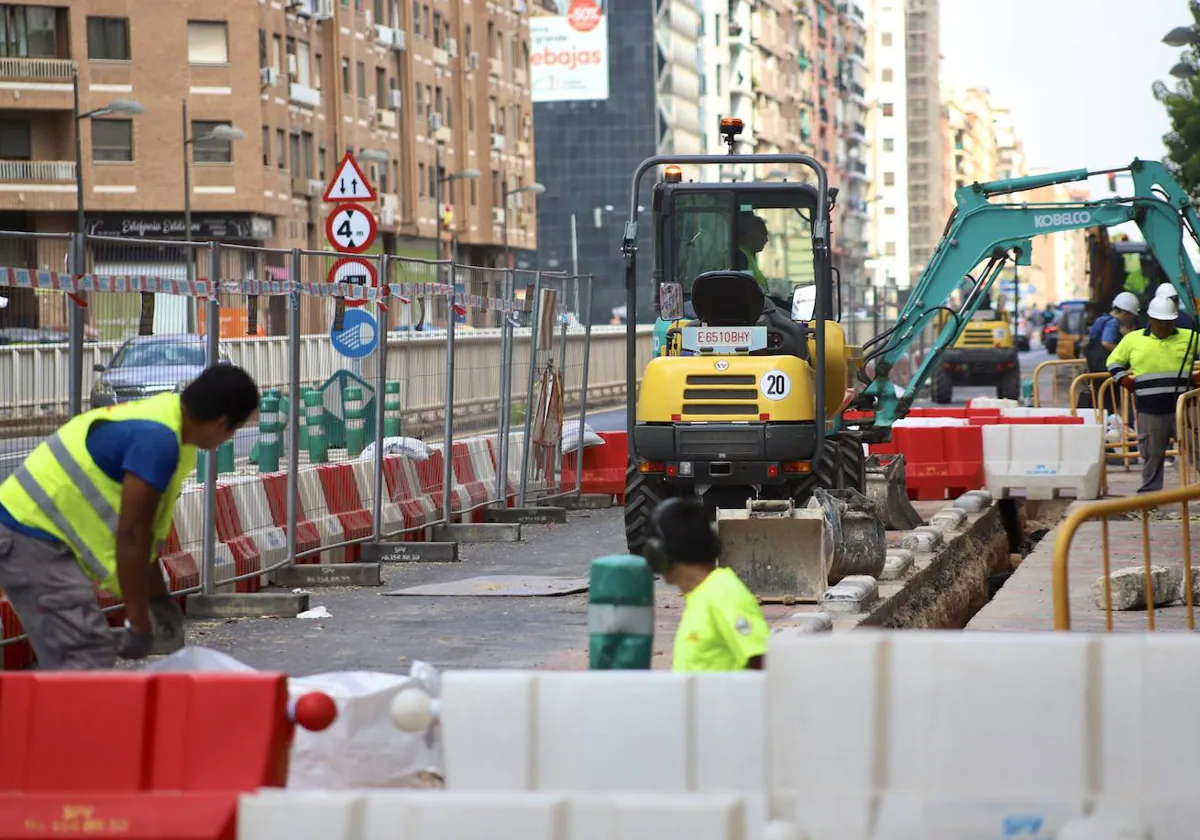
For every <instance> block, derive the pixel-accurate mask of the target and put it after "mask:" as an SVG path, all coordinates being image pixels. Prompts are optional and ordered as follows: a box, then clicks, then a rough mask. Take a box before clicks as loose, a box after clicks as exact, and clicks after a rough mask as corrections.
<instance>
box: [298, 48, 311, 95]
mask: <svg viewBox="0 0 1200 840" xmlns="http://www.w3.org/2000/svg"><path fill="white" fill-rule="evenodd" d="M296 84H298V85H303V86H304V87H306V88H311V87H312V86H313V85H312V47H310V46H309V45H308V41H297V42H296Z"/></svg>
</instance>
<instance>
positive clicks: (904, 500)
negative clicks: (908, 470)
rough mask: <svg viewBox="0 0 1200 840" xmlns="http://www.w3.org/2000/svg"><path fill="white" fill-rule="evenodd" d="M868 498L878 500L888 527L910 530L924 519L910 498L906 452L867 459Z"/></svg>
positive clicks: (877, 503)
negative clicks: (905, 460)
mask: <svg viewBox="0 0 1200 840" xmlns="http://www.w3.org/2000/svg"><path fill="white" fill-rule="evenodd" d="M866 477H867V486H866V488H865V489H866V491H867V498H868V499H870V500H871V501H872V502H874V503H875V507H876V509H877V510H878V512H879V517H880V518H881V519H882V520H883V524H884V527H885V528H887V529H888V530H889V531H909V530H912V529H913V528H915V527H917V526H918V525H920V524H922V523H923V522H924V520H923V519H921V514H919V513H917V509H916V508H914V507H913V504H912V502H910V501H909V500H908V484H907V482H906V481H905V468H904V456H903V455H899V454H898V455H871V456H869V457H868V458H867V462H866Z"/></svg>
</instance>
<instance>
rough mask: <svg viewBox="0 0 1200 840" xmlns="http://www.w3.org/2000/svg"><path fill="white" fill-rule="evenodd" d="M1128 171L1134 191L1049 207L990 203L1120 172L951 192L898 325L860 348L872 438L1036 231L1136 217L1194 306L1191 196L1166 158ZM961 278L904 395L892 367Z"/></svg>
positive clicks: (1050, 176)
mask: <svg viewBox="0 0 1200 840" xmlns="http://www.w3.org/2000/svg"><path fill="white" fill-rule="evenodd" d="M1126 169H1128V171H1130V172H1131V173H1132V175H1133V183H1134V187H1135V191H1134V192H1135V194H1134V195H1133V196H1130V197H1113V198H1105V199H1099V200H1093V201H1070V202H1048V203H993V202H992V201H990V200H989V199H991V198H993V197H997V196H1004V195H1013V194H1016V193H1020V192H1024V191H1027V190H1031V189H1036V188H1038V187H1043V186H1049V185H1052V184H1065V183H1072V182H1076V181H1084V180H1087V178H1089V177H1090V176H1092V175H1100V174H1106V173H1107V172H1112V171H1122V170H1103V171H1101V172H1089V171H1088V170H1086V169H1075V170H1069V171H1065V172H1051V173H1046V174H1040V175H1031V176H1028V177H1023V178H1011V179H1005V180H1000V181H989V182H986V183H975V184H971V185H968V186H964V187H962V188H960V189H959V190H957V191H956V192H955V200H956V207H955V209H954V211H953V213H951V216H950V220H949V221H948V223H947V225H946V230H945V233H944V234H943V236H942V240H941V242H940V243H939V244H938V246H937V248H936V249H934V252H933V256H932V258H931V259H930V261H929V264H928V265H927V266H926V268H925V271H923V272H922V273H921V276H920V278H919V279H918V280H917V285H916V287H915V288H914V289H913V290H912V292H911V294H910V295H909V298H908V301H907V302H906V303H905V305H904V307H903V309H902V310H901V311H900V314H899V317H898V319H897V322H896V326H895V327H893V328H892V329H891V330H889V331H888V332H886V333H883V334H882V335H880V336H877V337H876V338H875V339H873V340H872V341H871V342H868V344H867V345H866V346H865V347H864V356H865V358H864V365H865V363H866V362H870V361H874V363H875V376H874V379H873V380H872V381H871V382H870V383H869V384H868V385H867V387H866V389H865V390H864V391H863V392H862V393H861V394H860V395H859V396H858V397H857V398H856V399H855V400H854V401H853V405H854V406H855V407H857V408H863V409H867V410H873V411H874V412H875V421H874V425H873V428H872V429H871V430H870V431H869V436H870V437H872V438H876V439H883V438H885V437H886V436H887V434H888V433H889V431H890V429H891V426H892V423H894V422H895V421H896V420H897V419H899V418H900V417H902V416H903V415H904V414H906V413H907V411H908V408H909V407H910V406H911V405H912V403H913V401H914V400H915V398H916V395H917V394H918V393H919V392H920V389H921V387H922V386H923V385H924V384H925V381H926V380H927V379H928V377H929V375H930V374H931V373H932V371H934V370H935V369H936V368H937V366H938V364H940V362H941V356H942V354H943V352H944V351H945V350H946V349H947V348H949V347H951V346H953V345H954V343H955V342H956V341H957V340H958V338H959V336H960V335H961V334H962V331H963V329H964V328H965V327H966V325H967V324H968V323H969V322H970V320H971V317H972V316H973V315H974V314H975V312H976V311H977V310H978V309H979V308H980V305H981V304H982V302H983V301H984V300H985V299H986V297H987V292H988V291H990V289H991V286H992V284H993V283H994V282H995V280H996V278H997V277H998V276H999V274H1000V269H1001V268H1002V267H1003V264H1004V262H1005V261H1006V260H1008V259H1012V258H1015V260H1016V263H1017V264H1018V265H1029V264H1030V256H1031V252H1032V242H1031V240H1032V238H1033V237H1035V236H1041V235H1043V234H1050V233H1058V232H1061V231H1071V230H1080V229H1083V228H1088V227H1095V226H1098V225H1099V226H1104V227H1113V226H1116V225H1120V224H1123V223H1125V222H1130V221H1132V222H1135V223H1136V224H1137V225H1138V227H1139V228H1140V230H1141V231H1142V235H1143V236H1144V238H1145V240H1146V243H1147V245H1148V246H1149V248H1150V251H1151V253H1153V255H1154V257H1155V259H1156V260H1157V261H1158V263H1159V265H1160V266H1161V267H1162V269H1163V271H1164V272H1165V273H1166V275H1167V277H1168V278H1169V279H1170V281H1171V282H1172V283H1173V284H1174V285H1175V288H1176V290H1177V291H1178V292H1179V297H1180V301H1181V302H1182V303H1183V305H1184V306H1185V307H1186V308H1187V309H1188V310H1189V311H1191V312H1193V313H1194V312H1196V310H1197V306H1198V305H1200V277H1198V276H1197V274H1196V270H1195V268H1194V267H1193V266H1192V264H1191V261H1190V260H1189V259H1188V256H1187V253H1186V251H1185V250H1184V247H1183V242H1184V236H1185V234H1186V235H1188V236H1191V238H1192V241H1193V242H1195V243H1197V245H1200V241H1198V240H1197V232H1198V231H1200V217H1198V216H1197V214H1196V211H1195V210H1194V209H1193V207H1192V204H1191V201H1190V199H1189V198H1188V196H1187V193H1185V192H1184V191H1183V189H1182V188H1181V187H1180V186H1179V184H1178V183H1176V181H1175V179H1174V178H1172V177H1171V175H1170V173H1169V172H1167V170H1166V168H1165V167H1164V166H1163V165H1162V164H1160V163H1157V162H1154V161H1143V160H1135V161H1134V162H1133V163H1132V164H1130V165H1129V167H1126ZM984 261H987V264H986V267H985V269H984V270H983V272H982V273H981V274H980V275H979V278H978V279H977V280H976V279H975V278H974V277H972V276H971V272H972V271H973V270H974V269H975V268H976V266H978V265H979V264H980V263H983V262H984ZM964 277H966V278H968V280H969V281H971V282H970V283H969V286H968V290H967V293H966V295H965V297H964V300H963V304H962V306H961V308H960V309H959V310H958V311H957V312H952V317H949V318H947V319H946V323H945V326H944V327H943V328H942V329H941V331H940V332H939V333H938V336H937V338H936V340H935V342H934V345H933V347H932V349H931V351H930V352H929V353H928V354H927V355H926V356H925V358H924V359H922V360H921V364H920V366H919V367H918V369H917V371H916V374H915V375H914V376H913V377H912V380H911V381H910V382H909V385H908V387H907V388H906V389H905V391H904V393H903V394H899V395H898V394H897V393H896V389H895V388H894V387H893V386H892V384H891V382H890V381H889V379H888V375H889V373H890V372H891V369H892V367H893V366H894V365H895V364H896V362H897V361H899V360H900V359H901V358H902V357H903V356H904V354H905V353H907V352H908V351H909V350H910V348H911V347H912V345H913V343H914V342H915V341H916V340H917V338H918V336H919V335H920V334H921V331H922V330H923V329H924V327H925V326H926V325H927V324H928V323H929V321H930V319H932V318H934V317H935V316H936V314H937V312H938V311H940V310H941V311H949V310H948V309H947V302H948V301H949V300H950V298H951V295H952V294H953V293H954V292H955V291H956V290H958V289H959V288H960V287H961V286H962V284H963V278H964Z"/></svg>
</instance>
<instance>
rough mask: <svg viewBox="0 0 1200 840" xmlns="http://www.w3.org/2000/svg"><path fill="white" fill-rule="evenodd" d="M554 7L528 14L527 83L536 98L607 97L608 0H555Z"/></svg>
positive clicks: (559, 99) (589, 99)
mask: <svg viewBox="0 0 1200 840" xmlns="http://www.w3.org/2000/svg"><path fill="white" fill-rule="evenodd" d="M547 5H551V6H553V7H554V9H555V13H553V14H548V15H535V16H533V17H531V18H530V19H529V47H530V55H529V75H530V79H529V82H530V84H529V87H530V91H531V93H532V95H533V101H534V102H580V101H585V100H587V101H595V100H602V99H608V15H607V14H606V9H605V8H604V0H552V3H550V4H547Z"/></svg>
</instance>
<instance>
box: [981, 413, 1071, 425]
mask: <svg viewBox="0 0 1200 840" xmlns="http://www.w3.org/2000/svg"><path fill="white" fill-rule="evenodd" d="M967 425H970V426H1082V425H1083V418H1082V417H1068V416H1066V415H1062V416H1054V417H969V418H967Z"/></svg>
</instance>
